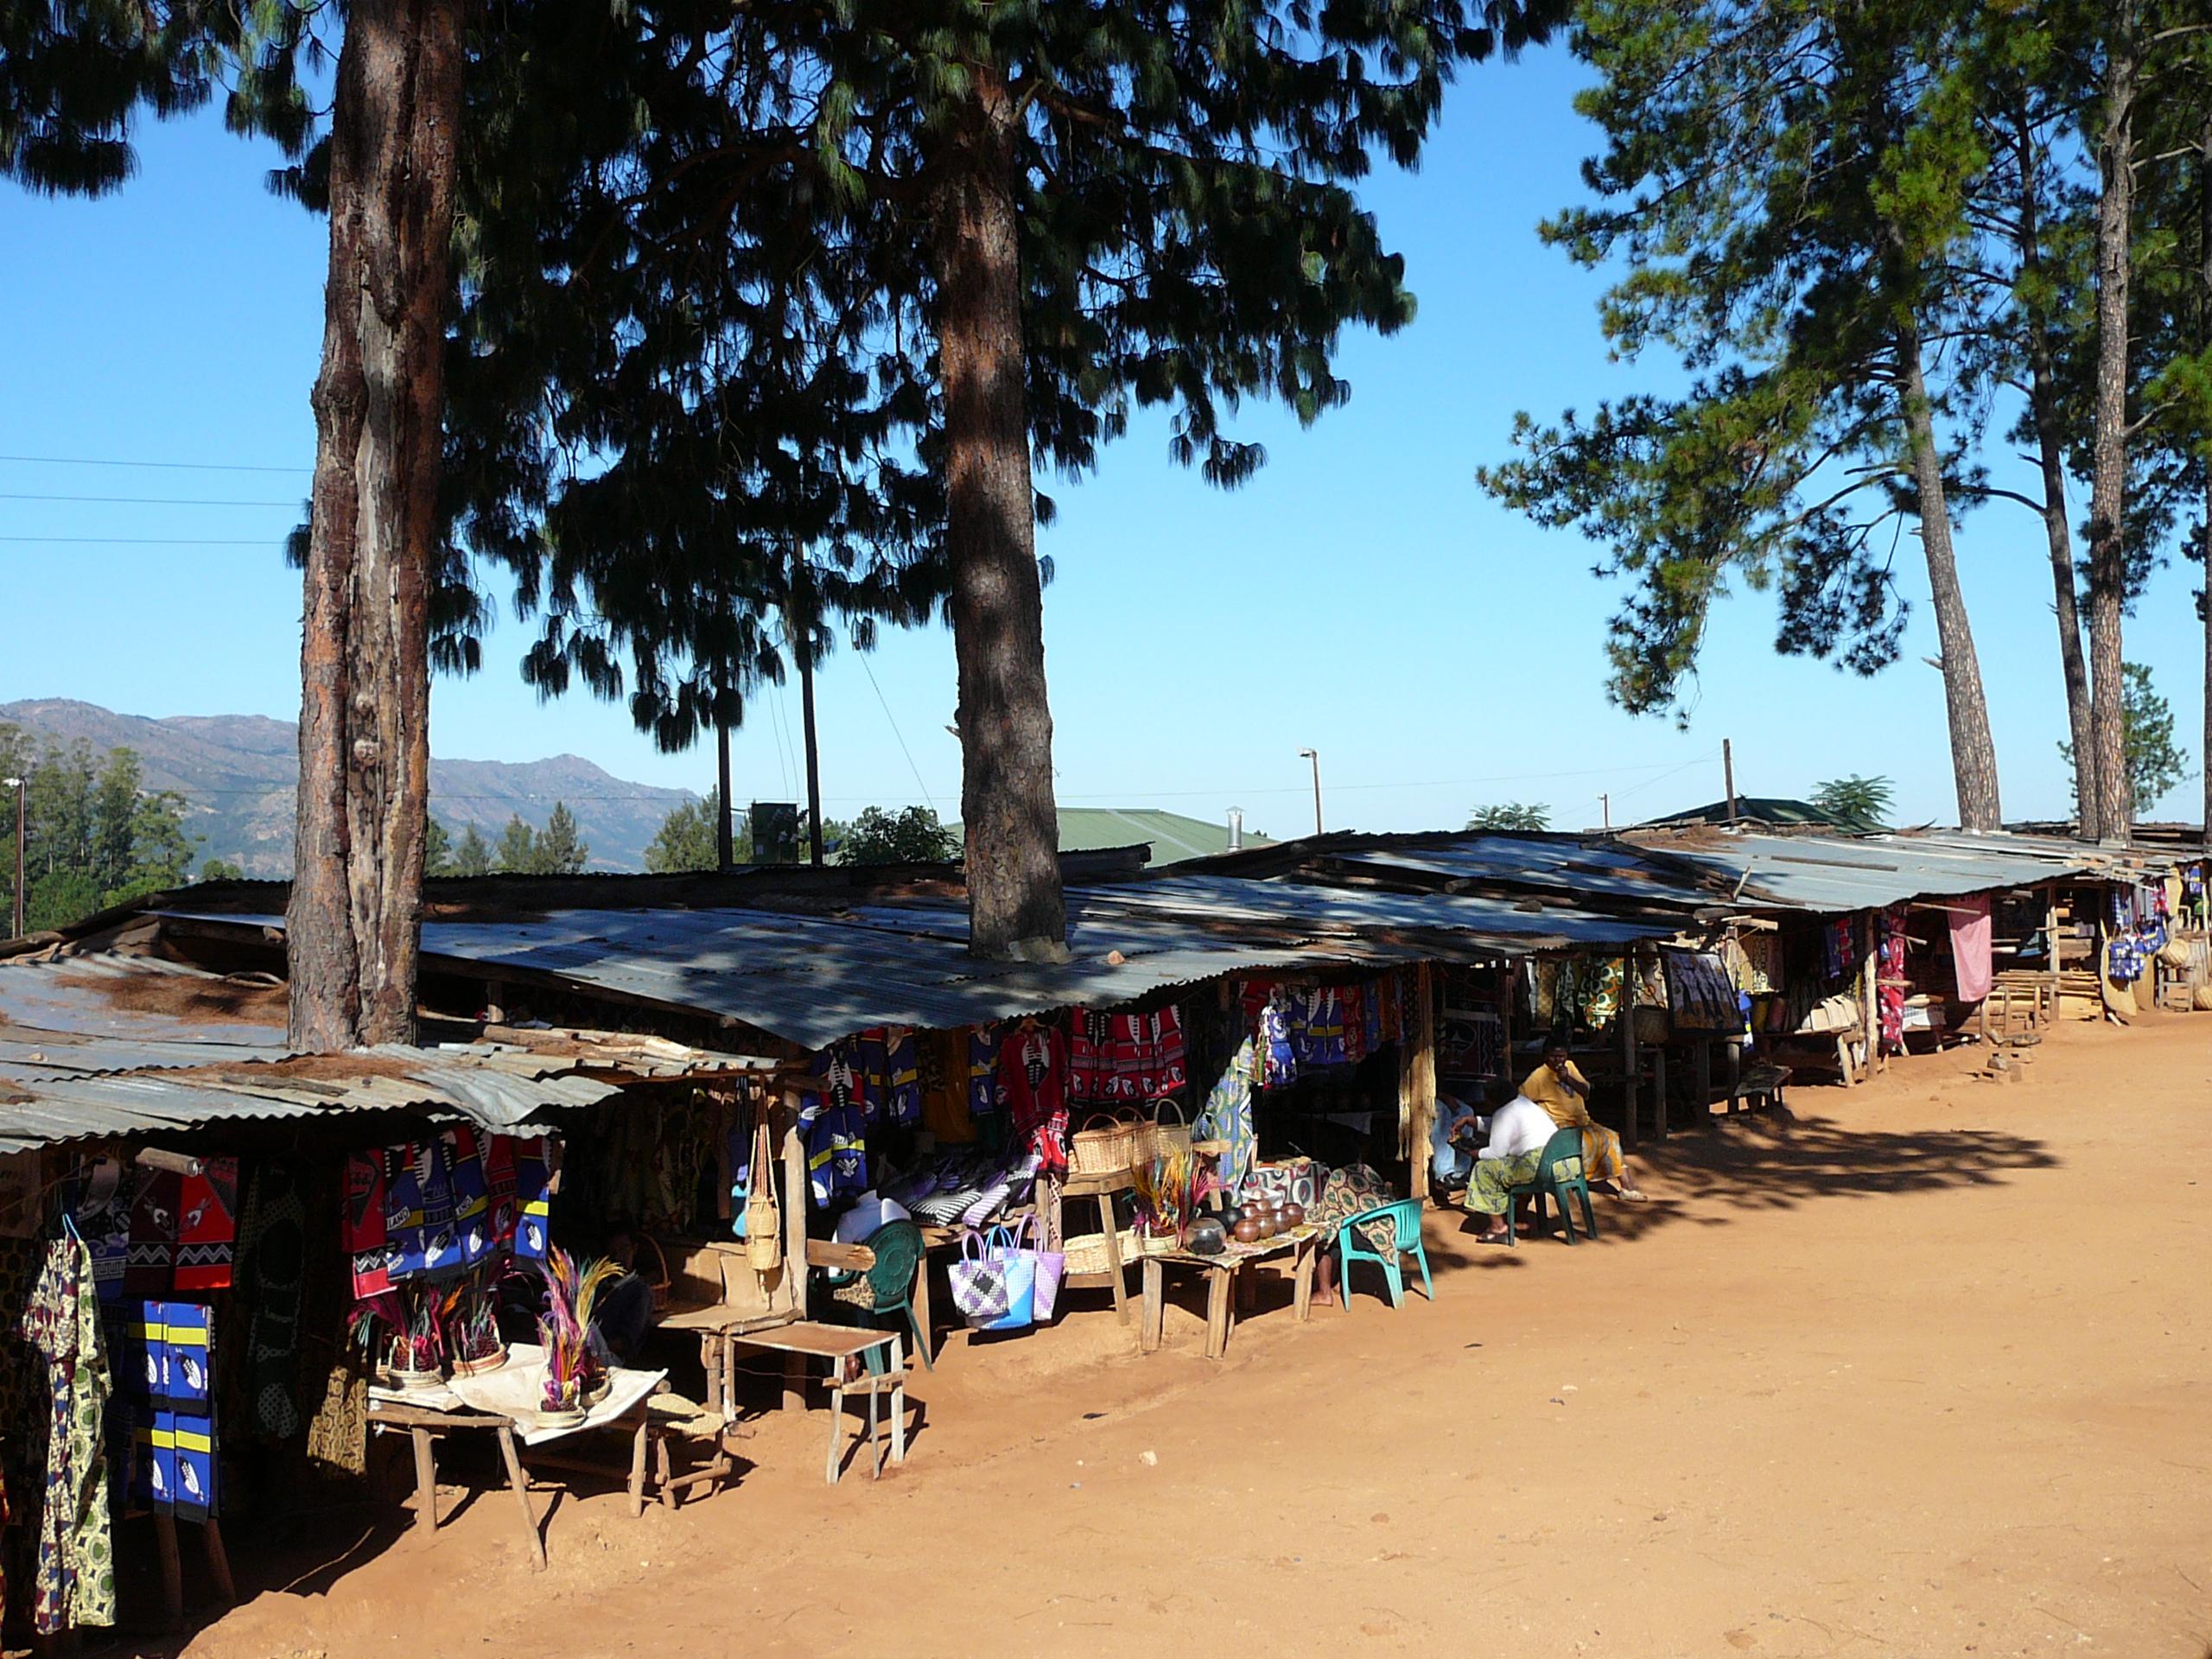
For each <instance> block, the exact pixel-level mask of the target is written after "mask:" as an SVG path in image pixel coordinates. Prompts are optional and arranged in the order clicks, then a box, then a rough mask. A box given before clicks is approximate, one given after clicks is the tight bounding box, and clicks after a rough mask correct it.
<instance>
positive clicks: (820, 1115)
mask: <svg viewBox="0 0 2212 1659" xmlns="http://www.w3.org/2000/svg"><path fill="white" fill-rule="evenodd" d="M855 1055H856V1050H855V1046H854V1045H852V1044H849V1043H832V1044H831V1045H830V1046H829V1047H828V1048H825V1049H823V1051H822V1052H820V1053H819V1054H817V1055H816V1056H815V1057H814V1064H813V1066H812V1071H813V1073H814V1077H815V1088H814V1090H813V1092H811V1093H810V1094H808V1095H806V1096H804V1097H803V1098H802V1100H801V1102H800V1105H799V1112H798V1133H799V1139H800V1140H801V1141H803V1142H804V1144H805V1147H806V1171H807V1190H808V1192H810V1193H811V1194H812V1195H813V1198H814V1204H815V1207H816V1208H817V1209H824V1208H827V1207H828V1206H829V1205H830V1204H831V1203H832V1202H833V1201H835V1200H836V1199H839V1198H857V1197H858V1196H859V1195H860V1194H861V1193H862V1192H867V1191H868V1112H867V1108H866V1107H865V1105H864V1104H863V1103H862V1102H863V1087H864V1085H863V1084H862V1081H861V1070H860V1067H859V1066H858V1065H856V1064H855Z"/></svg>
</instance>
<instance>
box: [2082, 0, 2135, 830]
mask: <svg viewBox="0 0 2212 1659" xmlns="http://www.w3.org/2000/svg"><path fill="white" fill-rule="evenodd" d="M2138 14H2139V6H2138V5H2137V4H2136V3H2135V0H2115V3H2114V4H2113V6H2112V8H2111V10H2110V12H2109V14H2108V16H2109V24H2108V26H2109V29H2110V31H2111V34H2110V40H2109V43H2108V46H2107V51H2106V54H2105V69H2104V76H2103V87H2102V99H2103V105H2104V107H2103V111H2102V113H2101V117H2100V120H2099V125H2098V130H2097V166H2098V168H2099V172H2100V188H2099V190H2098V194H2097V253H2096V257H2097V360H2096V390H2095V399H2096V414H2095V420H2096V430H2095V432H2094V434H2093V435H2092V441H2091V450H2090V490H2089V676H2090V682H2089V728H2090V736H2091V747H2093V748H2094V751H2095V753H2096V766H2095V769H2094V770H2095V775H2096V784H2097V829H2098V833H2099V834H2101V835H2102V836H2113V837H2124V836H2126V834H2127V829H2128V825H2129V823H2131V822H2132V821H2133V817H2134V807H2135V803H2134V800H2133V791H2132V790H2131V789H2130V788H2129V779H2128V776H2127V739H2126V696H2125V688H2124V683H2123V682H2124V679H2125V674H2126V671H2125V647H2124V645H2123V644H2122V641H2121V638H2120V625H2121V616H2122V612H2123V610H2124V609H2125V607H2126V600H2127V543H2126V506H2127V360H2128V338H2127V303H2128V283H2129V279H2130V277H2132V275H2133V265H2132V262H2131V257H2130V249H2129V245H2128V244H2129V236H2130V232H2131V231H2132V228H2133V221H2134V217H2135V211H2134V210H2135V172H2134V156H2135V90H2136V80H2137V77H2138V74H2139V45H2138V41H2137V21H2138Z"/></svg>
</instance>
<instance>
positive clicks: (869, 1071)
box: [839, 1029, 891, 1123]
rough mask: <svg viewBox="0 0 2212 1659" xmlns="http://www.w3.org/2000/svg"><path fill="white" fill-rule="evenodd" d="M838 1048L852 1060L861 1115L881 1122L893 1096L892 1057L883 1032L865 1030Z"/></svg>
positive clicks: (869, 1120)
mask: <svg viewBox="0 0 2212 1659" xmlns="http://www.w3.org/2000/svg"><path fill="white" fill-rule="evenodd" d="M839 1046H840V1047H841V1048H842V1050H843V1052H845V1053H846V1054H847V1055H848V1056H849V1059H850V1063H851V1065H852V1071H853V1085H852V1087H853V1096H854V1099H855V1103H856V1104H858V1105H859V1107H860V1109H861V1116H862V1117H863V1118H865V1119H866V1120H867V1121H868V1122H871V1123H875V1122H881V1121H882V1117H883V1109H884V1106H885V1103H887V1101H888V1099H889V1098H890V1095H891V1057H890V1055H889V1053H888V1052H887V1046H886V1044H885V1042H884V1034H883V1033H882V1031H881V1030H880V1029H879V1030H874V1031H864V1032H862V1033H861V1034H860V1035H859V1036H857V1037H855V1038H854V1039H852V1040H851V1041H850V1042H849V1043H844V1044H841V1045H839Z"/></svg>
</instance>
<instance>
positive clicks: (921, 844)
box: [823, 806, 960, 864]
mask: <svg viewBox="0 0 2212 1659" xmlns="http://www.w3.org/2000/svg"><path fill="white" fill-rule="evenodd" d="M831 827H832V826H831V825H830V824H829V823H828V822H827V821H824V823H823V842H824V843H825V844H826V843H827V842H828V841H829V829H830V828H831ZM959 856H960V840H959V837H958V836H955V835H954V834H953V833H952V832H951V831H950V829H946V828H945V827H944V825H943V824H942V823H938V816H937V814H936V812H935V811H933V810H931V809H930V808H929V807H926V806H909V807H906V808H904V809H902V810H899V811H897V812H890V811H887V810H884V809H883V808H882V807H880V806H871V807H869V808H868V809H867V810H865V811H863V812H862V813H861V815H860V817H857V818H855V819H854V820H853V822H852V823H851V824H850V825H849V826H847V827H846V828H845V830H844V833H843V834H842V836H839V837H838V838H837V862H839V863H840V864H947V863H950V862H951V861H953V860H954V859H957V858H958V857H959Z"/></svg>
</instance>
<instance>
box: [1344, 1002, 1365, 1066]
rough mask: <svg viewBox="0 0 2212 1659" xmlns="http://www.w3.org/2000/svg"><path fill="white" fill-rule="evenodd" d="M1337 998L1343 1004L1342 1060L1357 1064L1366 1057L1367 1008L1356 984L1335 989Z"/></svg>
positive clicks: (1349, 1063) (1348, 1063)
mask: <svg viewBox="0 0 2212 1659" xmlns="http://www.w3.org/2000/svg"><path fill="white" fill-rule="evenodd" d="M1337 999H1338V1001H1339V1002H1341V1003H1342V1004H1343V1006H1344V1061H1345V1063H1346V1064H1347V1065H1358V1064H1359V1063H1360V1062H1361V1061H1362V1060H1363V1059H1365V1058H1367V1052H1368V1051H1367V1009H1366V1006H1365V998H1363V996H1362V995H1360V988H1359V987H1358V986H1357V985H1343V986H1339V987H1338V989H1337Z"/></svg>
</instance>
